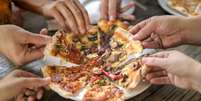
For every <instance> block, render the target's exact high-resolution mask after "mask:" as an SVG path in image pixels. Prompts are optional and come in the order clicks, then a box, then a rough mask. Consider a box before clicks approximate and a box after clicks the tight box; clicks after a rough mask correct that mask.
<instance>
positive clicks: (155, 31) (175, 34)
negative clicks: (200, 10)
mask: <svg viewBox="0 0 201 101" xmlns="http://www.w3.org/2000/svg"><path fill="white" fill-rule="evenodd" d="M199 20H200V19H198V18H193V17H192V18H187V17H177V16H157V17H152V18H150V19H147V20H144V21H142V22H140V23H139V24H137V25H135V26H134V27H133V28H131V30H130V32H131V33H133V34H134V35H135V36H134V39H136V40H140V41H142V44H143V46H144V47H145V48H169V47H174V46H178V45H180V44H184V43H188V44H192V43H194V44H198V43H199V42H198V41H199V39H198V38H201V34H200V31H199V30H200V28H198V27H197V26H200V25H201V21H199ZM197 37H198V38H197ZM200 44H201V42H200Z"/></svg>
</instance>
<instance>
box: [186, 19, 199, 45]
mask: <svg viewBox="0 0 201 101" xmlns="http://www.w3.org/2000/svg"><path fill="white" fill-rule="evenodd" d="M184 26H185V27H186V28H185V29H187V30H186V31H185V33H184V34H183V36H184V43H185V44H194V45H201V16H197V17H189V18H187V21H186V23H185V25H184Z"/></svg>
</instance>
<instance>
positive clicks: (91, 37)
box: [88, 34, 98, 41]
mask: <svg viewBox="0 0 201 101" xmlns="http://www.w3.org/2000/svg"><path fill="white" fill-rule="evenodd" d="M88 39H89V41H96V40H97V39H98V36H97V34H91V35H89V36H88Z"/></svg>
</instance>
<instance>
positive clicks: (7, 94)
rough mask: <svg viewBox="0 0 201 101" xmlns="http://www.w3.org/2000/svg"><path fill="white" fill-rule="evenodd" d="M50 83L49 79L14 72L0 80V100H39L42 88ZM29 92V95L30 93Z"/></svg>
mask: <svg viewBox="0 0 201 101" xmlns="http://www.w3.org/2000/svg"><path fill="white" fill-rule="evenodd" d="M49 82H50V78H38V77H37V76H36V75H34V74H32V73H29V72H26V71H22V70H14V71H13V72H11V73H9V74H8V75H7V76H6V77H4V78H3V79H2V80H0V95H1V96H0V100H1V101H8V100H11V99H14V97H16V96H18V97H17V99H16V100H17V101H25V100H26V99H25V96H26V97H27V100H26V101H35V100H36V99H37V100H40V99H41V98H42V95H43V88H42V87H44V86H46V85H47V84H48V83H49ZM30 92H31V93H30Z"/></svg>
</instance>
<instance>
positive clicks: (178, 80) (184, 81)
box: [142, 51, 201, 90]
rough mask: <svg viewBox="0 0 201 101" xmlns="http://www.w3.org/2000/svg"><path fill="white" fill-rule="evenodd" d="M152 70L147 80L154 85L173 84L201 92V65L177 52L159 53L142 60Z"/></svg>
mask: <svg viewBox="0 0 201 101" xmlns="http://www.w3.org/2000/svg"><path fill="white" fill-rule="evenodd" d="M142 62H143V63H144V64H146V65H148V67H149V68H151V71H150V72H149V73H148V74H147V75H146V79H147V80H149V81H150V82H151V83H152V84H172V85H175V86H177V87H180V88H185V89H195V90H201V89H200V88H199V86H200V81H201V80H200V78H201V76H199V74H200V71H201V67H199V66H200V63H199V62H197V61H195V60H193V59H192V58H190V57H188V56H186V55H184V54H182V53H180V52H177V51H165V52H159V53H156V54H154V55H152V56H151V57H146V58H143V59H142Z"/></svg>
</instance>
